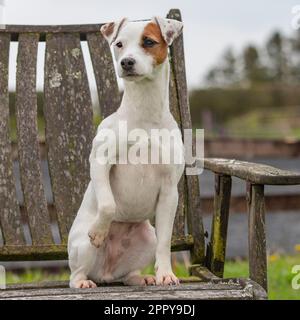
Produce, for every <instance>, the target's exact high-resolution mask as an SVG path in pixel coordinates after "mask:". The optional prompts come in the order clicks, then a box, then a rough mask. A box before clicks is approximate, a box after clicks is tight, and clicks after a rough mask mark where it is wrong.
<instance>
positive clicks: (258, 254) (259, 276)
mask: <svg viewBox="0 0 300 320" xmlns="http://www.w3.org/2000/svg"><path fill="white" fill-rule="evenodd" d="M247 188H248V190H247V202H248V214H249V217H248V219H249V226H248V227H249V271H250V278H251V279H252V280H253V281H255V282H257V283H258V284H260V285H261V286H262V287H263V288H264V289H265V290H266V291H267V288H268V283H267V250H266V231H265V202H264V186H263V185H252V184H249V183H248V186H247Z"/></svg>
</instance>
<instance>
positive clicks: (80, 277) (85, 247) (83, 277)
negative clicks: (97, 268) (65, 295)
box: [69, 239, 97, 288]
mask: <svg viewBox="0 0 300 320" xmlns="http://www.w3.org/2000/svg"><path fill="white" fill-rule="evenodd" d="M96 258H97V249H96V248H95V247H94V246H92V245H91V244H90V242H89V241H88V239H87V240H86V241H85V242H83V243H81V244H78V245H76V246H71V247H70V248H69V266H70V269H71V276H70V287H71V288H95V287H96V284H95V283H94V282H93V281H92V280H89V279H88V275H89V273H90V272H91V270H92V268H93V267H94V265H95V262H96Z"/></svg>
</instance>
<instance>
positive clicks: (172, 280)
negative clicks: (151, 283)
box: [155, 270, 179, 286]
mask: <svg viewBox="0 0 300 320" xmlns="http://www.w3.org/2000/svg"><path fill="white" fill-rule="evenodd" d="M155 282H156V285H158V286H159V285H161V286H170V285H179V279H178V278H177V277H176V276H175V274H174V273H173V272H172V271H169V272H164V271H160V270H157V272H156V281H155Z"/></svg>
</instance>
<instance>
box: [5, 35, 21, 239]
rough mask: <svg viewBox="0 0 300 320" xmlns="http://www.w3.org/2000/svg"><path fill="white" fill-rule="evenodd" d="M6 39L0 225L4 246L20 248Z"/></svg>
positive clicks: (6, 38) (8, 42)
mask: <svg viewBox="0 0 300 320" xmlns="http://www.w3.org/2000/svg"><path fill="white" fill-rule="evenodd" d="M9 46H10V35H9V34H0V114H1V121H0V224H1V230H2V234H3V238H4V243H5V244H23V243H24V241H25V240H24V235H23V230H22V222H21V215H20V211H19V205H18V203H17V196H16V189H15V181H14V176H13V163H12V155H11V141H10V132H9V102H8V63H9Z"/></svg>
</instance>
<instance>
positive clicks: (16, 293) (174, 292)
mask: <svg viewBox="0 0 300 320" xmlns="http://www.w3.org/2000/svg"><path fill="white" fill-rule="evenodd" d="M92 295H94V296H95V297H97V298H101V299H108V298H110V299H116V298H121V297H122V299H124V298H125V299H137V300H140V299H147V298H151V299H154V298H157V299H180V298H181V299H238V298H240V299H251V298H253V290H252V288H250V287H249V286H248V288H247V289H246V288H244V286H241V285H240V284H239V283H234V282H231V283H201V282H197V283H185V284H181V285H179V286H149V287H143V286H107V285H103V286H100V287H97V288H94V289H86V290H81V289H79V290H78V289H70V288H53V289H49V288H44V289H43V288H36V289H34V290H30V289H27V290H24V289H23V290H21V289H19V290H5V291H2V292H0V299H17V298H19V299H30V298H31V299H33V298H36V299H54V298H55V297H62V299H78V298H79V299H91V298H92ZM72 297H73V298H72Z"/></svg>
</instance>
